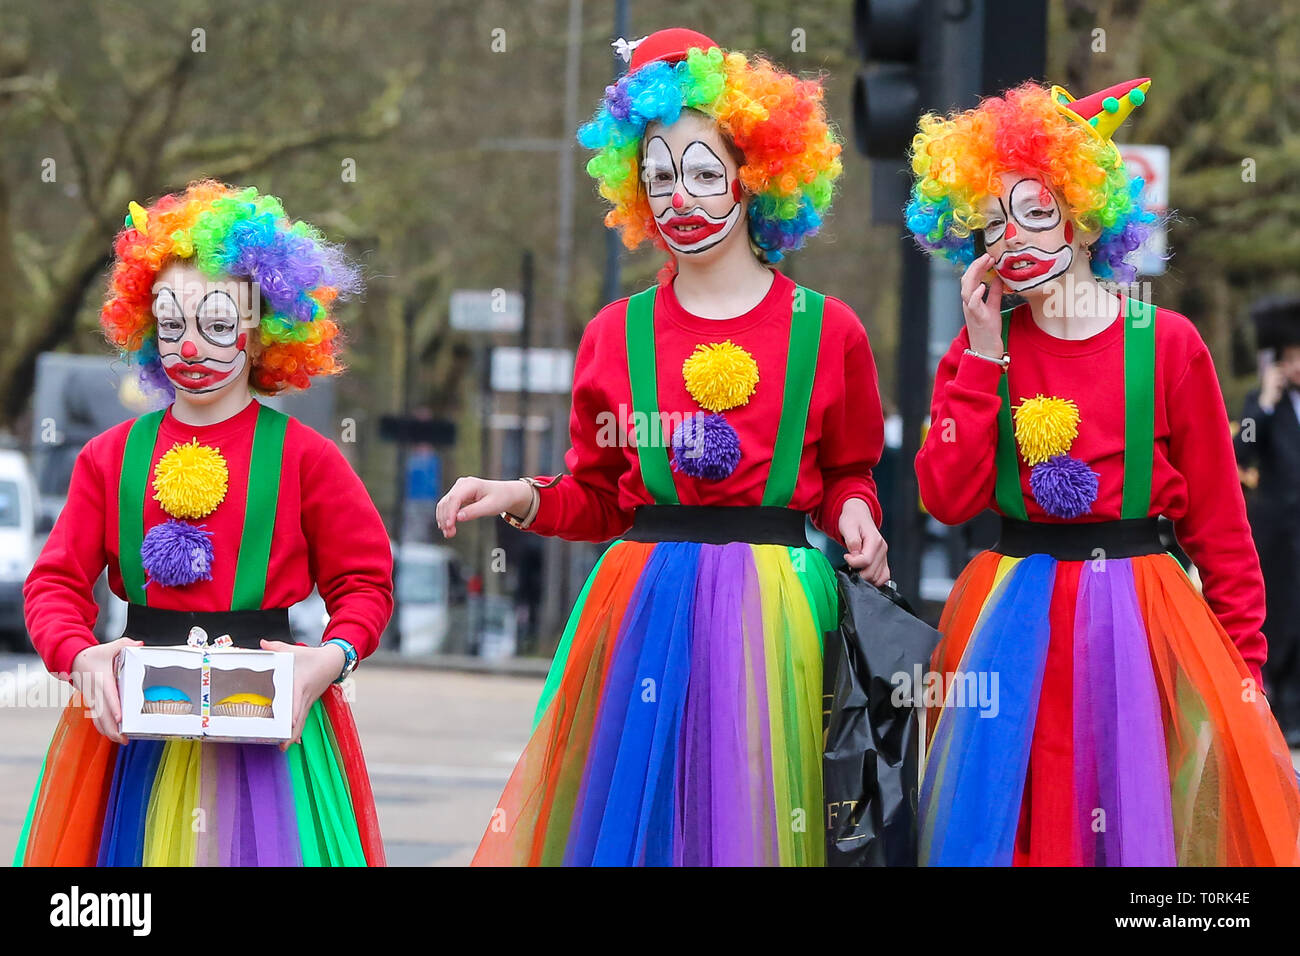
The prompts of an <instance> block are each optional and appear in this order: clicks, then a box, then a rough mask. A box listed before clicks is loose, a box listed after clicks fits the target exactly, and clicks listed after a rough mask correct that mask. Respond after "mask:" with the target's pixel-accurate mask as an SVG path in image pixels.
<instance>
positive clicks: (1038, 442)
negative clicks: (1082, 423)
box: [1015, 395, 1079, 465]
mask: <svg viewBox="0 0 1300 956" xmlns="http://www.w3.org/2000/svg"><path fill="white" fill-rule="evenodd" d="M1015 413H1016V442H1017V443H1018V444H1019V445H1020V454H1021V455H1023V456H1024V459H1025V461H1026V462H1027V463H1028V464H1030V465H1037V464H1039V463H1041V462H1044V461H1047V459H1049V458H1054V457H1056V456H1057V455H1064V454H1066V453H1067V452H1068V451H1069V450H1070V445H1071V444H1073V443H1074V440H1075V438H1077V437H1078V436H1079V406H1077V405H1075V404H1074V402H1072V401H1071V400H1070V399H1068V398H1056V397H1055V396H1044V395H1036V396H1034V397H1033V398H1027V399H1025V400H1024V401H1023V402H1022V403H1021V404H1020V405H1018V406H1016V409H1015Z"/></svg>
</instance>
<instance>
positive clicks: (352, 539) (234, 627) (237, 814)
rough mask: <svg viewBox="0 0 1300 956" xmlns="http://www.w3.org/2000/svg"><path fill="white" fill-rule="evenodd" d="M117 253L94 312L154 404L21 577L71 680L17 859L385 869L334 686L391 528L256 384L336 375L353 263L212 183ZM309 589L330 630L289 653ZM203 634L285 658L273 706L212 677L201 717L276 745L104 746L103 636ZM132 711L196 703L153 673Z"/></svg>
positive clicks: (158, 216)
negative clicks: (269, 720) (269, 724)
mask: <svg viewBox="0 0 1300 956" xmlns="http://www.w3.org/2000/svg"><path fill="white" fill-rule="evenodd" d="M114 252H115V259H114V262H113V269H112V276H111V278H110V280H109V289H108V296H107V299H106V301H105V303H104V306H103V310H102V312H101V324H102V326H103V329H104V333H105V335H106V336H107V338H108V339H109V341H110V342H111V343H112V344H113V345H115V346H116V347H117V348H118V349H119V350H120V352H121V354H122V356H123V358H124V359H125V360H126V363H127V367H128V368H129V369H131V371H132V373H133V374H134V375H136V376H138V378H139V381H140V385H141V388H142V391H143V392H144V393H145V394H146V395H148V396H150V397H152V398H154V399H156V400H157V404H159V405H160V406H162V407H159V408H158V409H157V410H155V411H153V412H151V413H149V414H146V415H143V416H141V417H139V418H137V419H134V420H132V421H127V422H124V423H122V424H121V425H119V426H117V427H115V428H111V429H109V430H108V431H106V432H104V433H103V434H101V435H98V436H97V437H95V438H93V439H91V440H90V441H89V442H88V443H87V444H86V445H85V447H84V448H83V449H82V450H81V452H80V454H79V455H78V457H77V461H76V465H75V467H74V469H73V473H72V481H71V485H70V487H69V489H68V499H67V504H66V505H65V506H64V508H63V510H62V512H61V513H60V514H59V518H58V521H57V522H56V523H55V526H54V529H53V531H52V532H51V533H50V537H49V540H48V542H47V543H46V545H45V547H44V549H43V550H42V551H41V555H40V557H39V558H38V559H37V561H36V564H35V566H34V567H33V569H32V572H31V574H30V576H29V577H28V579H27V583H26V585H25V587H24V592H23V594H24V600H25V608H26V619H27V628H28V631H29V632H30V634H31V637H32V643H33V644H34V645H35V647H36V650H37V652H38V653H39V654H40V655H41V658H42V659H43V661H44V662H45V664H46V666H47V667H48V668H49V670H50V672H51V673H52V674H55V675H58V676H60V677H62V678H64V679H68V680H70V681H71V683H72V684H73V685H74V686H75V687H76V688H77V690H78V691H80V694H79V695H74V696H73V699H72V700H71V702H70V703H69V704H68V706H67V708H66V709H65V710H64V711H63V714H62V716H61V718H60V721H59V725H58V727H57V729H56V730H55V733H54V739H53V742H52V743H51V745H50V748H49V752H48V753H47V755H46V757H45V762H44V765H43V767H42V769H41V774H40V778H39V780H38V782H37V785H36V789H35V792H34V793H33V796H32V802H31V806H30V809H29V810H28V814H27V819H26V822H25V824H24V826H23V829H22V833H21V836H20V838H19V843H18V850H17V854H16V857H15V863H16V864H19V865H28V866H94V865H100V866H141V865H145V866H193V865H211V866H302V865H310V866H365V865H379V864H382V863H383V862H384V849H383V843H382V841H381V839H380V835H379V828H378V823H377V817H376V814H375V806H374V798H373V796H372V795H371V790H370V782H369V777H368V775H367V772H366V766H365V761H364V759H363V757H362V753H361V744H360V741H359V739H358V736H357V730H356V725H355V723H354V722H353V719H352V714H351V709H350V708H349V706H348V704H347V702H346V701H345V699H344V696H343V693H342V690H341V688H340V686H339V685H340V682H341V681H342V680H343V679H344V678H346V677H347V676H348V675H349V674H350V673H351V672H352V670H353V669H354V668H355V666H356V664H357V661H358V660H360V659H361V658H364V657H366V656H367V655H368V654H370V653H371V652H372V651H373V650H374V649H375V648H376V646H377V645H378V643H379V636H380V634H381V633H382V631H383V629H384V627H385V625H386V624H387V621H388V618H389V615H390V613H391V611H392V605H393V599H392V587H393V585H392V553H391V547H390V544H389V540H388V535H387V532H386V531H385V529H384V526H383V523H382V522H381V520H380V518H379V515H378V513H377V512H376V511H375V507H374V505H373V504H372V503H371V501H370V497H369V495H368V494H367V493H366V489H365V487H364V485H362V483H361V481H360V479H359V478H358V477H357V475H356V473H355V472H354V471H353V470H352V468H351V466H350V465H349V464H348V463H347V461H346V460H345V459H344V458H343V455H342V454H341V453H340V451H339V449H338V446H336V445H335V444H334V443H333V442H332V441H330V440H329V439H327V438H325V437H323V436H322V435H319V434H317V433H316V432H314V431H313V430H311V429H310V428H308V427H307V426H306V425H304V424H302V423H301V422H299V421H298V420H297V419H294V418H292V417H290V416H288V415H285V414H284V413H282V412H279V411H276V410H274V409H272V408H271V407H270V406H269V405H266V404H264V403H262V402H259V401H258V400H257V398H256V397H255V396H256V395H259V394H260V395H265V396H274V395H279V394H281V393H283V392H285V391H287V390H290V389H299V390H301V389H306V388H308V387H310V385H311V382H312V379H313V378H315V377H317V376H321V375H335V374H337V373H339V372H340V371H342V368H343V366H342V365H341V364H340V362H339V359H338V351H339V347H340V339H339V328H338V325H337V324H336V321H335V306H336V303H337V302H338V300H340V299H341V298H343V297H346V296H350V295H353V294H355V293H357V292H359V291H360V288H361V279H360V274H359V271H358V269H357V268H356V266H355V265H353V264H352V263H351V262H350V261H349V260H348V258H347V257H346V256H345V255H344V253H343V251H342V250H341V249H340V248H338V247H336V246H332V245H330V244H329V243H328V242H326V241H325V239H324V238H323V237H322V236H321V234H320V233H319V232H318V231H317V230H315V229H314V228H312V227H311V226H310V225H308V224H307V223H305V222H296V221H293V220H291V219H289V218H288V216H287V215H286V214H285V212H284V209H283V208H282V207H281V205H280V201H279V200H278V199H276V198H275V197H274V196H267V195H263V194H261V193H259V192H258V191H257V190H256V189H254V188H251V187H249V188H244V189H239V188H234V187H231V186H227V185H224V184H222V183H218V182H213V181H200V182H194V183H191V184H190V185H189V187H188V188H186V189H185V190H183V191H181V192H178V193H174V194H172V195H167V196H163V197H162V198H160V199H158V200H157V201H155V202H154V203H152V204H150V205H148V206H141V205H140V204H138V203H135V202H132V203H131V204H130V206H129V210H128V213H127V216H126V219H125V222H124V226H123V229H122V231H121V232H120V233H118V236H117V239H116V242H115V243H114ZM105 569H107V572H108V584H109V587H110V588H111V589H112V591H113V593H114V594H116V595H117V596H118V597H119V598H121V599H123V600H125V601H127V602H128V605H127V606H128V610H127V619H126V627H125V631H124V634H123V636H122V637H121V638H119V639H118V640H115V641H112V642H109V643H105V644H100V643H98V642H97V640H96V638H95V635H94V633H93V631H92V628H93V626H94V623H95V618H96V611H97V608H96V604H95V598H94V595H93V589H94V586H95V581H96V579H97V578H98V577H99V575H100V573H101V572H102V571H104V570H105ZM313 588H315V589H317V590H319V592H320V595H321V597H322V598H323V599H324V601H325V606H326V609H327V610H328V612H329V623H328V624H327V625H326V628H325V633H324V636H323V639H322V642H321V644H320V646H311V647H308V646H304V645H299V644H296V643H294V637H293V635H292V633H291V631H290V628H289V613H288V609H289V607H290V605H292V604H295V603H297V602H299V601H302V600H304V599H305V598H307V597H308V596H309V595H310V594H311V592H312V590H313ZM195 629H198V630H195ZM199 631H201V632H202V634H203V635H207V636H208V637H210V638H215V639H216V640H217V643H218V645H233V646H235V647H242V648H247V649H252V650H266V651H279V652H283V653H287V654H291V655H292V656H293V693H292V700H283V701H280V700H277V701H274V702H273V701H272V700H271V699H269V698H267V697H265V696H263V695H259V694H254V693H251V692H250V693H238V694H230V695H227V696H225V697H224V698H223V699H221V700H217V699H216V698H217V697H218V696H220V690H219V688H218V687H217V686H216V685H217V683H218V680H217V677H215V676H214V678H213V681H212V685H213V686H212V691H211V695H210V696H211V697H212V698H213V702H210V704H211V706H210V712H211V714H212V715H214V716H218V715H221V714H223V713H225V714H226V715H227V716H270V714H271V712H272V709H273V706H274V707H285V708H291V711H292V731H291V736H290V740H289V741H287V742H285V743H284V744H283V745H281V746H278V747H277V746H274V745H268V744H265V743H238V742H215V741H201V740H195V739H187V738H181V737H162V738H161V739H136V738H132V739H127V738H126V737H124V736H123V734H122V733H121V730H120V723H121V717H122V707H123V702H122V701H121V700H119V698H118V694H117V690H116V679H115V672H114V666H115V662H116V660H117V658H118V656H119V653H120V652H121V650H122V649H123V648H124V647H128V646H141V645H162V646H167V645H186V644H187V643H189V640H188V639H191V638H192V637H193V636H194V635H196V634H198V633H199ZM200 642H202V635H200ZM162 670H163V672H164V673H166V672H167V669H162ZM172 670H176V669H172ZM215 673H216V672H215V671H214V674H215ZM146 681H147V683H148V680H147V679H146ZM83 697H84V699H83ZM142 706H143V710H142V713H145V714H148V713H159V714H172V715H177V714H202V715H204V716H205V717H206V715H207V714H208V712H209V710H208V708H209V704H201V703H200V693H199V690H198V688H197V687H175V686H170V684H167V683H163V682H160V681H159V682H153V683H149V684H148V686H146V688H145V690H144V703H143V705H142ZM200 707H202V708H203V709H202V710H200ZM223 708H224V710H223ZM198 820H201V822H202V825H196V821H198Z"/></svg>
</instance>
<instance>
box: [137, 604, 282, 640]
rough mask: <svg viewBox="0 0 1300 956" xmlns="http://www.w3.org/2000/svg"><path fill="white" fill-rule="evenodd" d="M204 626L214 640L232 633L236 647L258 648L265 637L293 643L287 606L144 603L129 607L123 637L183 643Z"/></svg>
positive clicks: (210, 638)
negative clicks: (205, 607) (182, 607)
mask: <svg viewBox="0 0 1300 956" xmlns="http://www.w3.org/2000/svg"><path fill="white" fill-rule="evenodd" d="M195 626H197V627H201V628H203V630H205V631H207V632H208V640H209V641H214V640H216V639H217V638H218V637H220V636H221V635H223V634H229V635H230V639H231V640H232V641H233V642H234V645H235V646H236V647H247V648H251V649H253V650H259V649H260V648H261V645H260V644H259V643H258V642H259V641H261V640H262V639H263V638H265V639H266V640H268V641H284V642H286V643H289V644H292V643H293V630H292V629H291V628H290V627H289V609H288V608H287V607H273V608H266V609H264V610H259V611H168V610H164V609H163V608H157V607H148V606H147V605H144V604H128V605H127V606H126V629H125V630H123V632H122V636H123V637H131V638H134V639H135V640H137V641H144V642H145V644H148V645H150V646H159V645H161V646H166V645H170V644H184V643H185V641H186V639H187V638H188V637H189V636H190V628H192V627H195Z"/></svg>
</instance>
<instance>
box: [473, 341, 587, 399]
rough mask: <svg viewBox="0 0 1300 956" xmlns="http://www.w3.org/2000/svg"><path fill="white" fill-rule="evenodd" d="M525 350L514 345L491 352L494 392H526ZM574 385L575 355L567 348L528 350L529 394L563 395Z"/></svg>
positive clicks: (499, 347) (500, 347)
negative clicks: (524, 386)
mask: <svg viewBox="0 0 1300 956" xmlns="http://www.w3.org/2000/svg"><path fill="white" fill-rule="evenodd" d="M523 366H524V351H523V349H518V348H514V347H513V346H509V347H507V346H498V347H497V348H494V349H493V350H492V390H493V391H495V392H519V391H523V390H524V389H523V384H524V375H523ZM572 386H573V353H572V352H570V351H569V350H568V349H529V350H528V389H527V390H528V391H529V392H535V393H550V394H555V395H563V394H565V393H567V392H568V391H569V389H570V388H571V387H572Z"/></svg>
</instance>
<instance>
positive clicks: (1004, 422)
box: [996, 309, 1029, 521]
mask: <svg viewBox="0 0 1300 956" xmlns="http://www.w3.org/2000/svg"><path fill="white" fill-rule="evenodd" d="M1011 312H1012V309H1004V310H1003V312H1002V341H1003V343H1004V347H1005V348H1006V349H1007V350H1008V351H1010V344H1011ZM1007 377H1008V375H1007V373H1006V372H1003V374H1002V376H1001V378H1000V379H999V380H998V394H999V395H1001V396H1002V409H1001V411H1000V412H998V458H997V487H996V493H997V499H998V507H999V508H1001V509H1002V513H1003V514H1004V515H1006V516H1007V517H1008V518H1019V519H1020V520H1021V521H1027V520H1029V512H1028V511H1027V510H1026V509H1025V492H1024V489H1022V488H1021V487H1020V457H1019V455H1018V454H1017V452H1016V430H1015V426H1014V425H1013V424H1012V422H1011V387H1010V386H1009V385H1008V384H1007Z"/></svg>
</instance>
